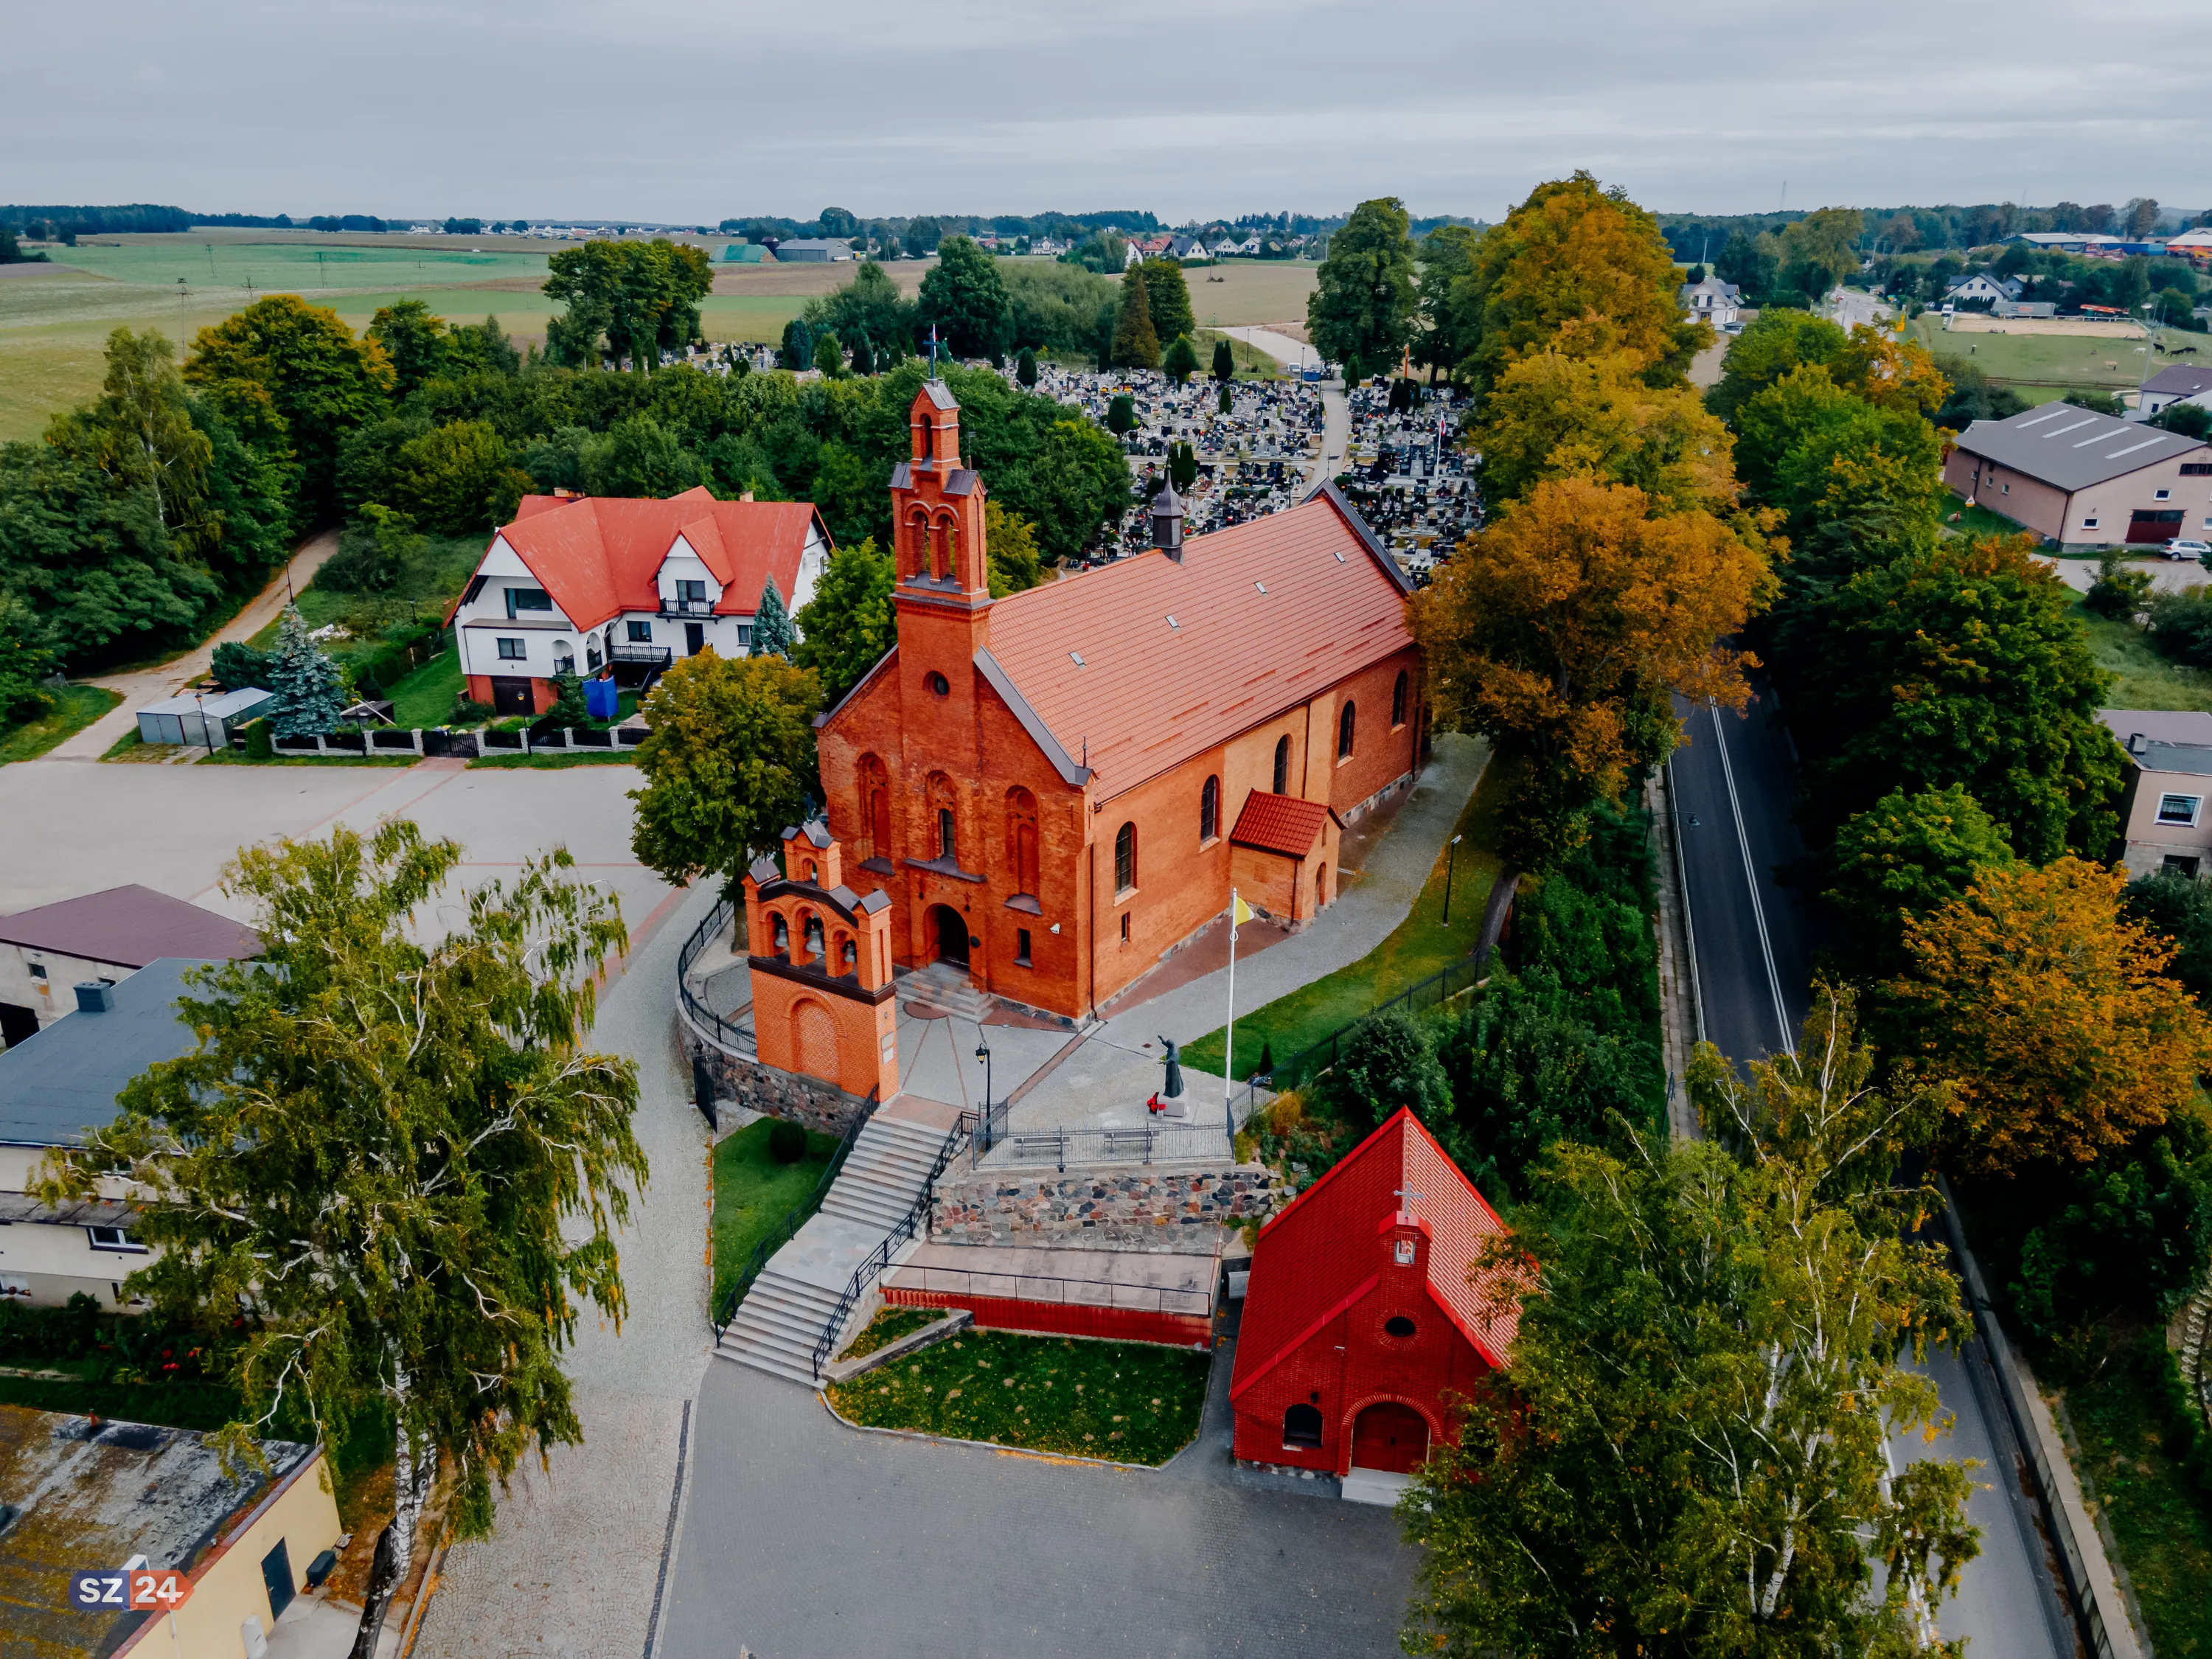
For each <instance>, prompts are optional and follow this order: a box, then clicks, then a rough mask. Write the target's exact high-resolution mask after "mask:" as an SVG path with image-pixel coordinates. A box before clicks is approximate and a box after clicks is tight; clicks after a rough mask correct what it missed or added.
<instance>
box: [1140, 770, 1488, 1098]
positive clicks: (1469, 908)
mask: <svg viewBox="0 0 2212 1659" xmlns="http://www.w3.org/2000/svg"><path fill="white" fill-rule="evenodd" d="M1503 790H1504V786H1503V785H1502V783H1501V782H1500V781H1499V779H1498V771H1497V769H1495V768H1493V767H1486V768H1485V769H1483V774H1482V781H1481V783H1480V785H1478V786H1477V787H1476V789H1475V792H1474V798H1473V799H1470V800H1469V801H1468V804H1467V806H1466V809H1465V810H1464V811H1462V812H1461V814H1460V819H1459V833H1460V834H1462V836H1465V837H1466V840H1465V842H1463V843H1462V846H1461V848H1460V849H1459V856H1458V858H1457V859H1451V858H1449V857H1448V856H1446V855H1445V854H1449V851H1450V849H1449V848H1446V849H1445V854H1439V855H1438V856H1437V862H1436V867H1435V868H1434V869H1432V870H1431V871H1430V872H1429V879H1428V884H1427V885H1426V886H1425V887H1424V888H1422V890H1421V896H1420V897H1419V898H1418V899H1416V900H1415V901H1414V902H1413V910H1412V911H1411V912H1410V913H1409V914H1408V915H1407V917H1406V919H1405V921H1401V922H1400V923H1399V924H1398V926H1397V927H1396V928H1395V930H1393V931H1392V933H1391V934H1390V937H1389V938H1388V939H1384V940H1383V942H1382V944H1380V945H1376V947H1375V948H1374V949H1373V950H1372V951H1369V952H1368V953H1367V954H1366V955H1365V956H1364V957H1360V959H1359V960H1358V961H1357V962H1355V963H1352V964H1351V966H1349V967H1346V968H1340V969H1337V970H1336V971H1335V972H1334V973H1333V974H1328V975H1323V976H1322V978H1320V979H1317V980H1315V981H1312V982H1311V983H1310V984H1307V985H1302V986H1300V987H1298V988H1297V990H1295V991H1293V992H1291V994H1289V995H1288V996H1284V997H1278V998H1276V999H1275V1000H1274V1001H1273V1002H1271V1003H1268V1004H1267V1006H1264V1007H1261V1008H1255V1009H1254V1010H1253V1011H1252V1012H1249V1013H1240V1014H1239V1015H1238V1016H1237V1042H1241V1043H1243V1045H1244V1046H1243V1048H1239V1049H1238V1050H1237V1071H1236V1073H1235V1075H1237V1076H1238V1077H1245V1076H1249V1074H1250V1073H1253V1072H1254V1071H1256V1070H1258V1069H1259V1066H1260V1054H1261V1049H1262V1048H1272V1049H1273V1058H1274V1060H1275V1061H1276V1063H1277V1064H1279V1065H1285V1066H1287V1065H1288V1064H1289V1062H1290V1060H1291V1056H1292V1055H1293V1054H1297V1053H1298V1052H1299V1051H1300V1050H1302V1049H1304V1048H1308V1047H1310V1045H1312V1044H1313V1043H1316V1042H1320V1041H1321V1040H1322V1038H1323V1037H1326V1036H1328V1034H1329V1033H1330V1032H1332V1031H1334V1030H1337V1029H1338V1028H1339V1027H1340V1026H1343V1025H1347V1024H1351V1023H1352V1021H1353V1020H1356V1019H1359V1018H1363V1017H1364V1016H1365V1015H1366V1014H1368V1013H1369V1012H1371V1011H1372V1010H1373V1009H1374V1007H1375V1005H1376V1004H1377V1003H1378V1002H1381V1001H1383V1000H1384V999H1386V998H1389V997H1394V996H1395V995H1397V994H1398V993H1399V992H1401V991H1402V990H1404V989H1405V988H1406V987H1407V986H1409V985H1414V984H1418V983H1419V981H1422V980H1425V979H1426V978H1427V977H1428V976H1429V975H1431V974H1433V973H1435V972H1436V971H1437V969H1441V968H1446V967H1449V966H1450V965H1451V964H1452V963H1455V962H1458V961H1460V960H1462V958H1464V957H1467V956H1468V953H1469V952H1471V951H1473V950H1474V946H1475V941H1476V940H1477V939H1480V937H1481V933H1482V907H1483V905H1484V903H1485V902H1486V901H1487V900H1488V899H1489V897H1490V882H1491V878H1492V876H1493V875H1495V874H1496V873H1497V870H1498V860H1497V859H1496V858H1495V857H1493V856H1492V854H1489V853H1487V852H1481V851H1478V850H1476V849H1478V848H1484V847H1486V846H1488V845H1489V844H1490V842H1492V839H1493V838H1494V837H1493V834H1492V830H1493V825H1492V814H1494V813H1495V812H1496V811H1497V809H1498V797H1499V795H1500V794H1501V793H1503ZM1447 872H1449V875H1450V878H1451V925H1450V926H1449V927H1446V926H1445V925H1444V921H1443V908H1444V879H1445V876H1446V873H1447ZM1223 1043H1224V1033H1223V1031H1222V1030H1218V1029H1217V1030H1212V1031H1209V1032H1207V1033H1206V1035H1205V1036H1202V1037H1200V1038H1199V1040H1198V1041H1197V1042H1194V1043H1191V1044H1189V1045H1188V1046H1187V1047H1186V1048H1184V1049H1183V1051H1182V1057H1183V1063H1184V1064H1185V1065H1187V1066H1194V1067H1195V1068H1196V1069H1197V1070H1199V1071H1201V1072H1212V1073H1222V1070H1223V1068H1222V1060H1223V1054H1222V1048H1223Z"/></svg>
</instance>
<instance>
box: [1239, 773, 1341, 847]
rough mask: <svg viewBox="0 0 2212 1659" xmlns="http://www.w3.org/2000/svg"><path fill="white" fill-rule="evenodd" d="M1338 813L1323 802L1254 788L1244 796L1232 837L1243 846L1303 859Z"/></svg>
mask: <svg viewBox="0 0 2212 1659" xmlns="http://www.w3.org/2000/svg"><path fill="white" fill-rule="evenodd" d="M1335 816H1336V815H1335V814H1334V812H1332V811H1329V809H1328V805H1326V804H1325V803H1324V802H1322V801H1317V800H1300V799H1297V796H1295V795H1278V794H1273V793H1270V792H1268V791H1267V790H1265V789H1255V790H1254V791H1253V792H1252V793H1250V794H1249V795H1247V796H1245V797H1244V807H1243V811H1240V812H1238V813H1237V827H1236V828H1235V829H1231V831H1230V832H1229V839H1230V840H1231V841H1232V842H1236V843H1237V845H1238V846H1240V847H1256V848H1259V849H1260V850H1261V852H1263V853H1280V854H1283V855H1284V856H1285V857H1286V858H1294V859H1302V858H1304V856H1305V855H1306V854H1309V853H1310V852H1312V851H1313V849H1314V843H1315V842H1317V841H1319V840H1320V839H1321V832H1322V826H1323V825H1325V824H1327V823H1328V821H1329V819H1331V818H1332V817H1335Z"/></svg>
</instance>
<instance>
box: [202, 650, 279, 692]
mask: <svg viewBox="0 0 2212 1659" xmlns="http://www.w3.org/2000/svg"><path fill="white" fill-rule="evenodd" d="M210 669H211V671H212V672H213V673H214V675H215V683H216V684H217V685H219V686H221V687H222V689H223V690H226V691H237V690H242V689H244V688H245V687H246V686H249V685H252V686H259V687H262V688H264V690H265V689H266V688H267V686H268V684H269V671H270V657H269V653H267V652H265V651H256V650H255V649H254V648H253V647H252V646H250V645H243V644H240V642H239V641H235V640H228V641H224V642H223V643H222V644H221V645H218V646H217V647H216V648H215V659H214V661H213V662H212V663H211V664H210Z"/></svg>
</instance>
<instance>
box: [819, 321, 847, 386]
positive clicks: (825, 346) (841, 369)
mask: <svg viewBox="0 0 2212 1659" xmlns="http://www.w3.org/2000/svg"><path fill="white" fill-rule="evenodd" d="M813 367H815V368H818V369H820V370H821V371H822V372H823V374H827V375H828V376H829V378H830V379H831V380H842V379H843V378H844V374H845V348H844V346H843V345H842V343H840V342H839V341H838V338H837V337H836V334H835V333H833V332H831V331H829V329H826V328H825V329H823V331H822V332H821V333H819V334H817V335H816V336H815V337H814V363H813Z"/></svg>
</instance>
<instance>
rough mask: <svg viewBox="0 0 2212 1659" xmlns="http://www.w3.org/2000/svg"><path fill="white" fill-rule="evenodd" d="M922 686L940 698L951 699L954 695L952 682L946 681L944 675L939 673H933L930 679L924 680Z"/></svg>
mask: <svg viewBox="0 0 2212 1659" xmlns="http://www.w3.org/2000/svg"><path fill="white" fill-rule="evenodd" d="M922 684H924V685H926V686H927V687H928V688H929V689H930V690H933V691H934V692H936V693H937V695H938V696H940V697H949V696H951V695H952V682H951V680H948V679H946V678H945V676H944V675H942V674H939V673H937V672H935V671H932V672H931V674H930V676H929V678H927V679H926V680H924V681H923V682H922Z"/></svg>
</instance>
